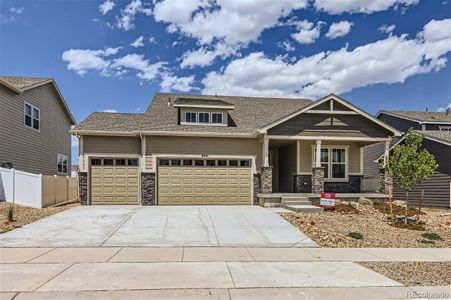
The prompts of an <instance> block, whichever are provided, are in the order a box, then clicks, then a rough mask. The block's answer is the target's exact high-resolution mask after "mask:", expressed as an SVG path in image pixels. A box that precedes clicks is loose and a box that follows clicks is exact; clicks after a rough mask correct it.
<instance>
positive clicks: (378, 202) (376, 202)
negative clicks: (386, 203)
mask: <svg viewBox="0 0 451 300" xmlns="http://www.w3.org/2000/svg"><path fill="white" fill-rule="evenodd" d="M371 202H373V205H379V204H381V201H380V200H379V199H373V200H371Z"/></svg>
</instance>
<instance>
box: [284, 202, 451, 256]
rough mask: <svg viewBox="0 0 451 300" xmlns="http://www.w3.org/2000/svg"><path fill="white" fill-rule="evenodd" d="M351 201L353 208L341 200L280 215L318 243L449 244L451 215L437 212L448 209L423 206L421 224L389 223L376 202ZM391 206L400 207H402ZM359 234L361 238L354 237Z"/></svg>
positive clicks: (407, 246)
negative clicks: (334, 204) (430, 236)
mask: <svg viewBox="0 0 451 300" xmlns="http://www.w3.org/2000/svg"><path fill="white" fill-rule="evenodd" d="M353 204H354V203H353ZM354 205H355V207H356V208H355V209H356V210H357V212H355V211H354V210H353V209H352V208H351V207H350V206H348V205H347V203H346V202H345V203H344V204H343V203H340V204H338V205H337V209H336V210H334V211H324V212H320V213H302V212H299V213H282V214H281V215H282V217H283V218H285V219H286V220H287V221H288V222H290V223H291V224H292V225H294V226H295V227H297V228H299V230H301V231H302V232H304V233H305V234H306V235H307V236H309V237H310V238H311V239H312V240H313V241H315V242H316V243H317V244H319V245H320V246H322V247H337V248H341V247H343V248H348V247H355V248H364V247H367V248H374V247H382V248H446V247H451V216H441V214H443V213H445V212H448V210H446V209H442V210H439V209H424V213H425V214H424V215H422V216H421V220H422V221H424V225H420V226H418V225H404V224H397V225H396V226H391V225H390V224H389V223H388V222H387V221H386V217H387V215H386V214H383V213H381V212H380V210H379V209H378V207H377V206H376V207H373V206H371V205H363V204H360V203H355V204H354ZM395 209H396V211H400V210H402V209H403V207H396V208H395ZM418 229H420V230H418ZM423 229H424V230H423ZM350 233H352V234H350ZM356 233H359V234H360V235H359V234H356ZM426 233H436V234H438V236H439V237H440V238H441V240H440V239H437V240H431V239H428V238H425V237H424V236H423V235H424V234H426ZM353 236H354V237H353ZM360 236H361V239H360V238H358V237H360Z"/></svg>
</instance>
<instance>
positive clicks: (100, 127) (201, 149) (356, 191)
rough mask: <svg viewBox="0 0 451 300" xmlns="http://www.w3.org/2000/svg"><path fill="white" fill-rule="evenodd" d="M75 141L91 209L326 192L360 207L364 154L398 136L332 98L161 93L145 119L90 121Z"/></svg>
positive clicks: (273, 199)
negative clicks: (356, 201) (94, 206)
mask: <svg viewBox="0 0 451 300" xmlns="http://www.w3.org/2000/svg"><path fill="white" fill-rule="evenodd" d="M71 132H72V133H73V134H75V135H77V136H78V137H79V145H80V147H79V149H80V157H79V184H80V201H81V203H82V204H85V205H86V204H141V205H193V204H227V205H230V204H234V205H252V204H255V203H259V204H261V205H265V206H267V205H272V204H275V205H276V204H277V201H278V203H279V204H280V201H281V198H282V197H283V196H284V195H286V194H296V195H295V196H298V195H301V196H305V197H318V196H319V195H320V192H322V191H326V192H336V193H339V194H338V195H339V197H357V198H358V197H359V196H362V194H361V193H362V192H364V191H363V189H362V188H361V179H362V177H363V173H364V169H363V168H364V167H363V149H364V148H365V147H367V146H370V145H373V144H375V143H379V142H384V143H385V144H386V145H387V153H388V145H389V142H390V141H391V139H392V137H395V136H400V132H399V131H397V130H396V129H394V128H392V127H390V126H389V125H387V124H385V123H384V122H382V121H380V120H378V119H376V118H374V117H373V116H371V115H369V114H367V113H366V112H364V111H362V110H360V109H359V108H357V107H355V106H354V105H352V104H350V103H349V102H347V101H345V100H343V99H341V98H340V97H338V96H336V95H333V94H331V95H328V96H326V97H324V98H322V99H320V100H318V101H311V100H308V99H280V98H259V97H241V96H219V95H218V96H208V95H183V94H162V93H157V94H155V96H154V98H153V100H152V102H151V103H150V105H149V108H148V109H147V111H146V112H145V113H143V114H123V113H93V114H91V115H90V116H88V117H87V118H86V119H85V120H83V121H82V122H80V123H79V124H78V125H77V126H75V127H74V128H73V129H72V131H71ZM372 192H373V193H374V192H376V187H375V188H374V190H372ZM374 195H375V197H377V196H383V197H385V195H383V194H382V193H377V194H374Z"/></svg>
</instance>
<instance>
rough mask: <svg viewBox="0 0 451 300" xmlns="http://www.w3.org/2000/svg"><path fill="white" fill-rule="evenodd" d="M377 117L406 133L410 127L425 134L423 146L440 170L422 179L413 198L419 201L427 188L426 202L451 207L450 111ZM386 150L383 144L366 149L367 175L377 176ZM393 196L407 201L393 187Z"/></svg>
mask: <svg viewBox="0 0 451 300" xmlns="http://www.w3.org/2000/svg"><path fill="white" fill-rule="evenodd" d="M376 117H377V118H378V119H379V120H381V121H384V122H385V123H387V124H389V125H391V126H392V127H394V128H396V129H398V130H399V131H402V132H404V133H405V132H407V131H408V130H409V128H412V129H414V130H415V132H416V133H417V134H423V135H424V140H423V147H424V148H425V149H427V150H428V151H429V152H430V153H432V154H433V155H434V156H435V159H436V160H437V163H438V165H439V166H438V169H437V171H436V172H435V173H434V174H433V175H432V176H431V178H430V179H429V180H427V181H424V182H421V183H420V184H418V185H417V186H416V187H415V188H414V189H413V190H412V191H411V192H410V194H409V195H410V196H409V198H410V200H411V202H412V203H414V204H418V203H419V201H418V200H419V198H420V192H421V190H422V189H424V192H425V198H424V202H423V204H424V205H426V206H435V207H451V114H450V113H449V112H418V111H390V110H383V111H380V112H379V113H378V114H377V115H376ZM403 138H404V136H403V137H401V138H395V139H393V140H392V142H391V145H390V149H392V148H393V147H394V146H395V145H396V144H398V143H402V141H403ZM383 153H384V149H383V145H381V144H379V145H374V146H371V147H368V148H366V149H365V154H364V156H365V162H364V163H365V176H367V177H370V176H377V174H378V172H379V171H378V170H379V163H378V162H377V160H378V159H379V158H380V157H381V155H382V154H383ZM394 197H396V199H399V200H405V193H404V191H402V190H400V189H394Z"/></svg>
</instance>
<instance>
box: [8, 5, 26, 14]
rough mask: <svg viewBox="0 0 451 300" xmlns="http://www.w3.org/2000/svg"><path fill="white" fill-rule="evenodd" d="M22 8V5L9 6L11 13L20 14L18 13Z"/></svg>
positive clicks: (21, 11)
mask: <svg viewBox="0 0 451 300" xmlns="http://www.w3.org/2000/svg"><path fill="white" fill-rule="evenodd" d="M23 9H24V8H23V7H14V6H12V7H10V8H9V11H10V12H11V13H13V14H17V15H20V14H22V13H23Z"/></svg>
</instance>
